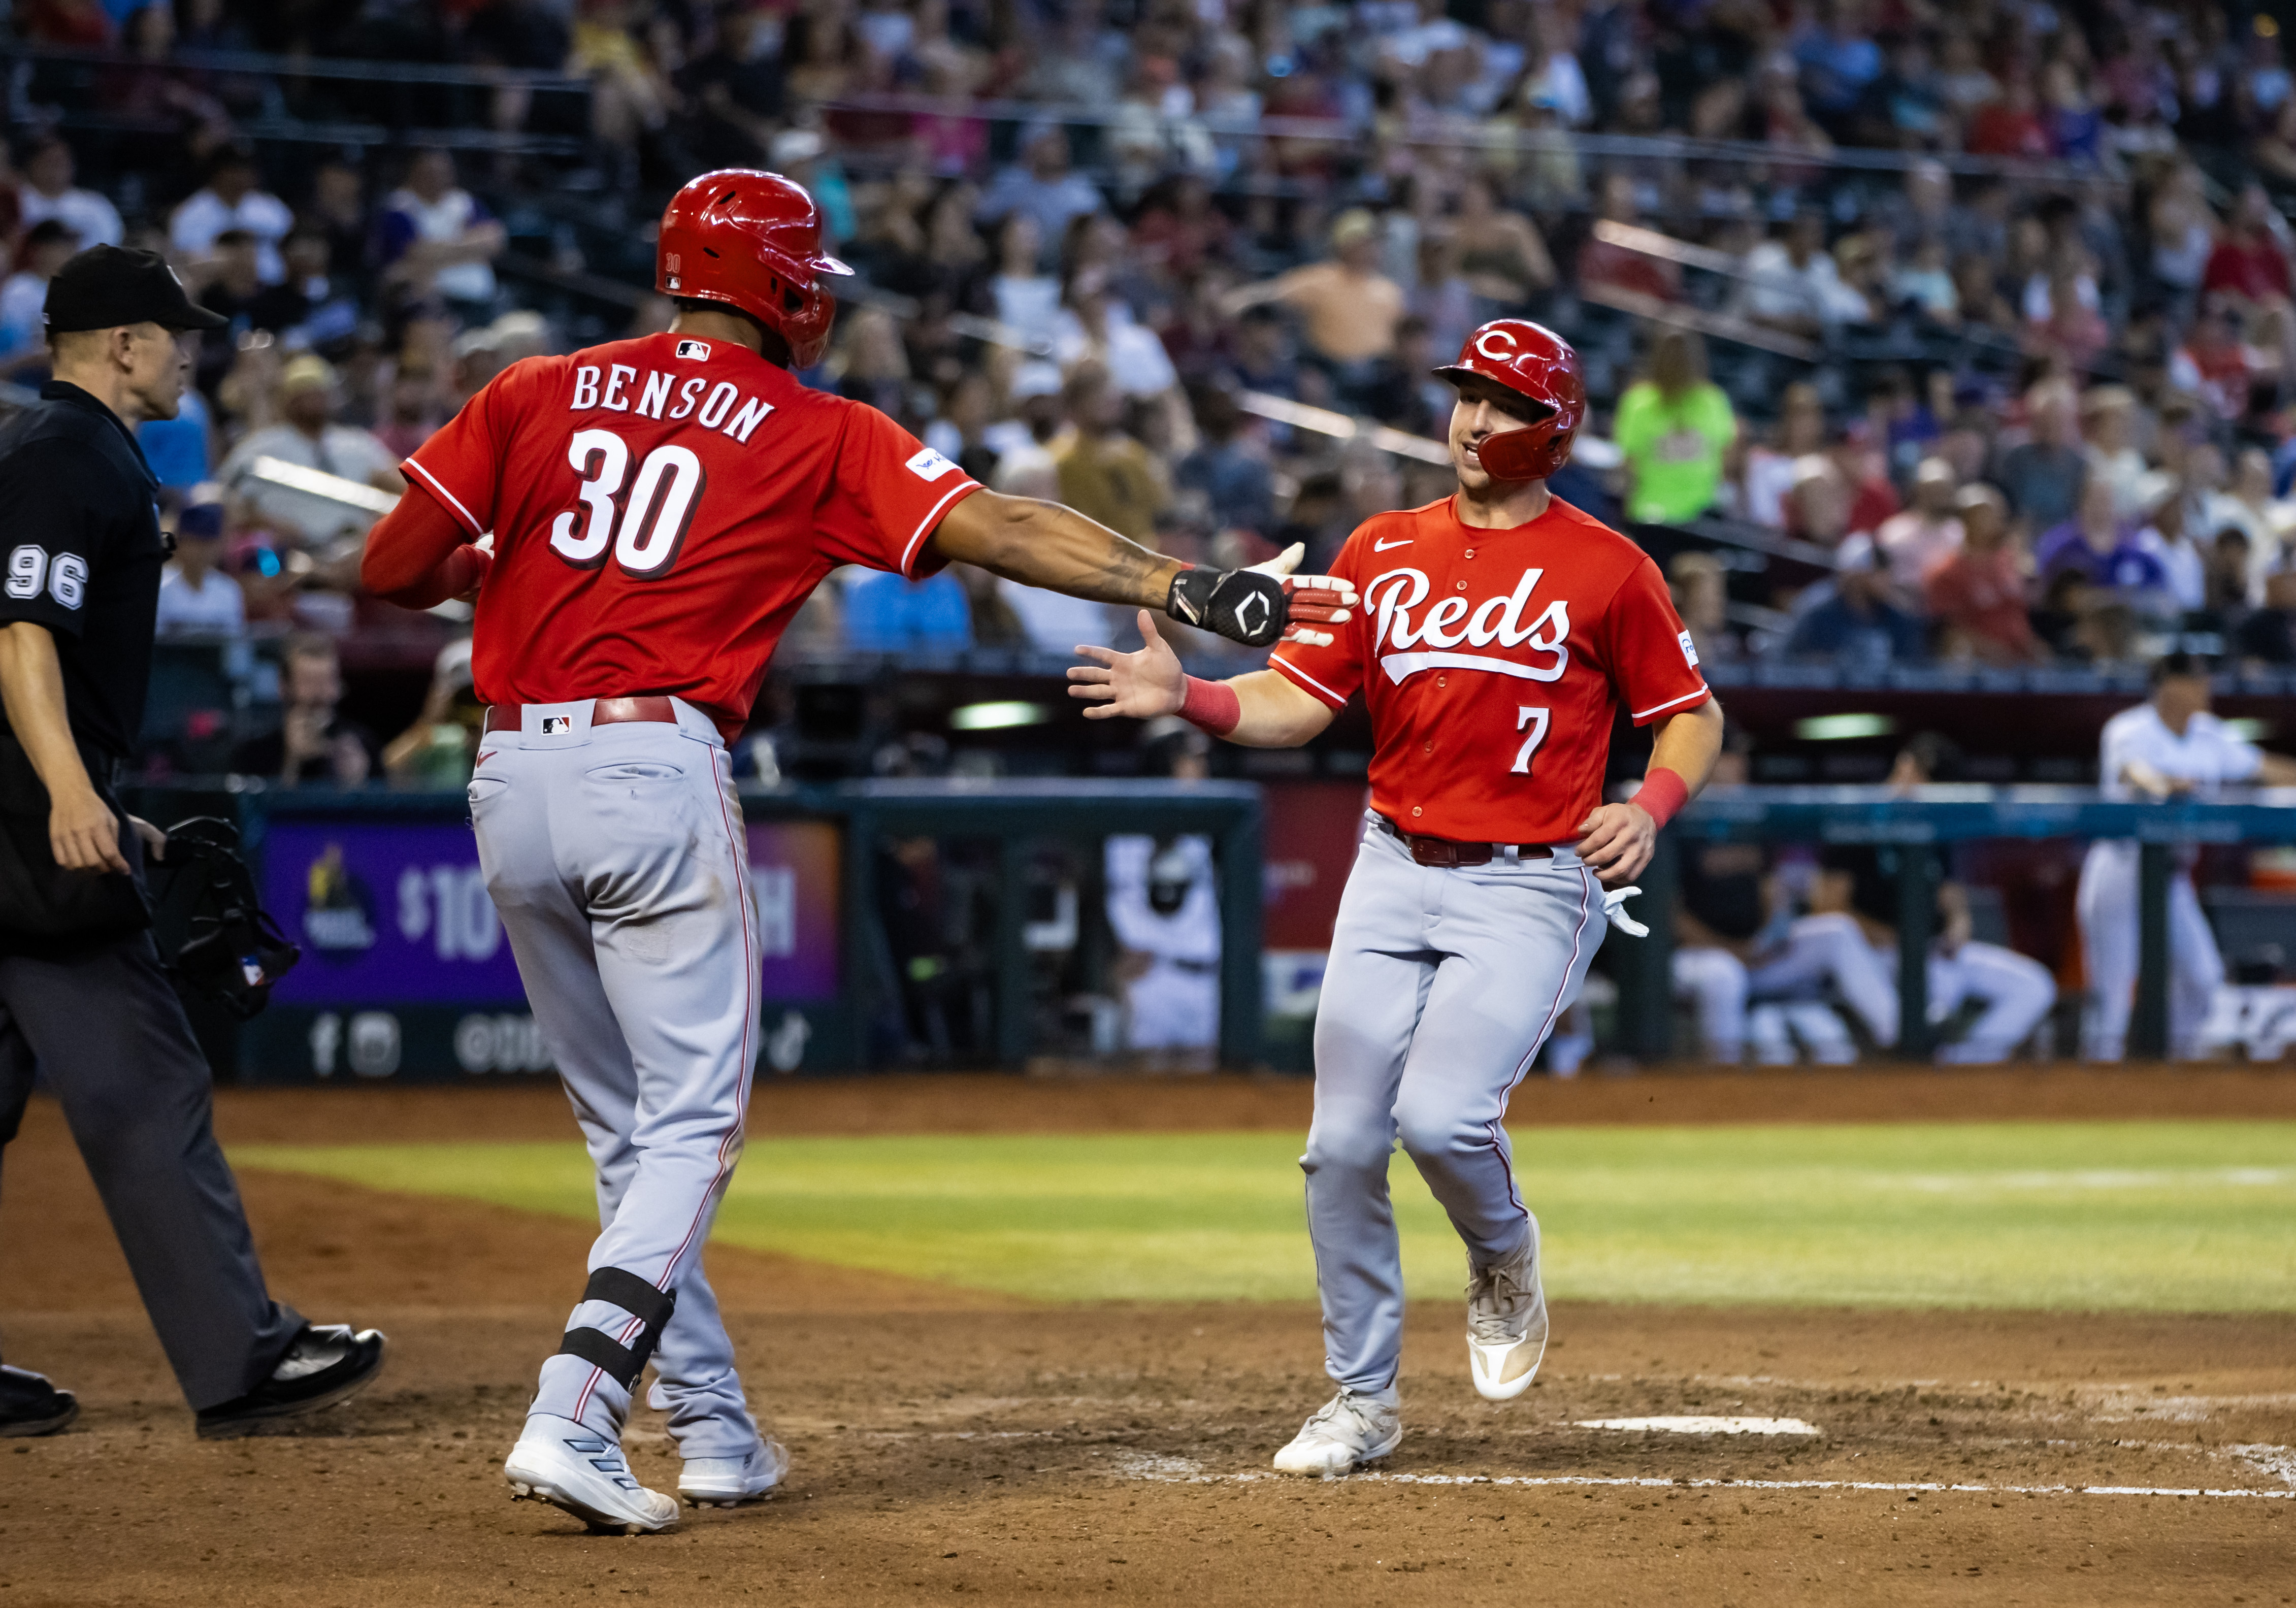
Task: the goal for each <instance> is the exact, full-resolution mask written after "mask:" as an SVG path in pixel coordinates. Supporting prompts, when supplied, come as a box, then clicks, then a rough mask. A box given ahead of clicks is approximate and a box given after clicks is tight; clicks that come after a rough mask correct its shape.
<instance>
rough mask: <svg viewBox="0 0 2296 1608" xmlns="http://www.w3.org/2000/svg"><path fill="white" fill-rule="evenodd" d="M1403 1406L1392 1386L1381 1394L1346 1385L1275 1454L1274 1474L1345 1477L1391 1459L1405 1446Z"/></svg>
mask: <svg viewBox="0 0 2296 1608" xmlns="http://www.w3.org/2000/svg"><path fill="white" fill-rule="evenodd" d="M1399 1405H1400V1398H1398V1396H1397V1394H1396V1392H1395V1387H1394V1386H1392V1385H1390V1386H1389V1387H1388V1388H1387V1389H1386V1390H1384V1391H1379V1392H1377V1393H1376V1394H1372V1393H1367V1392H1365V1391H1350V1390H1349V1389H1347V1388H1346V1387H1344V1386H1342V1387H1341V1391H1340V1393H1339V1394H1338V1395H1336V1396H1334V1397H1333V1398H1332V1399H1331V1400H1330V1401H1329V1402H1328V1403H1326V1404H1325V1405H1324V1409H1323V1411H1321V1412H1319V1413H1317V1414H1316V1415H1315V1416H1314V1417H1313V1418H1310V1419H1308V1422H1307V1423H1303V1424H1301V1425H1300V1432H1299V1433H1298V1434H1297V1435H1295V1436H1293V1437H1292V1444H1291V1445H1289V1446H1287V1447H1285V1448H1283V1450H1282V1451H1280V1452H1278V1453H1276V1454H1275V1472H1276V1473H1280V1474H1344V1473H1349V1471H1351V1470H1353V1469H1356V1468H1359V1467H1361V1466H1362V1465H1363V1464H1366V1463H1369V1462H1372V1461H1374V1459H1376V1458H1380V1457H1384V1456H1387V1455H1388V1453H1390V1452H1391V1451H1393V1450H1394V1449H1395V1448H1397V1447H1398V1446H1400V1445H1401V1444H1402V1443H1403V1420H1402V1417H1401V1415H1400V1414H1399V1413H1398V1407H1399Z"/></svg>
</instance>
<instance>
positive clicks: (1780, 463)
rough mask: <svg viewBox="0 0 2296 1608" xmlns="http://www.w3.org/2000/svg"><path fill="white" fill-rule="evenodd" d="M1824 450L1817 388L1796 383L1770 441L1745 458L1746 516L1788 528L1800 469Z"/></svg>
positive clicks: (1782, 403)
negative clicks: (1788, 502) (1789, 505)
mask: <svg viewBox="0 0 2296 1608" xmlns="http://www.w3.org/2000/svg"><path fill="white" fill-rule="evenodd" d="M1824 447H1825V403H1824V402H1822V401H1820V400H1819V398H1818V395H1817V388H1816V386H1814V385H1810V384H1808V383H1806V382H1802V381H1797V382H1796V383H1794V384H1792V385H1789V386H1787V387H1786V389H1785V395H1784V398H1781V399H1780V401H1779V404H1778V422H1777V424H1776V426H1775V429H1774V431H1772V437H1771V439H1770V440H1768V441H1766V442H1762V443H1759V444H1758V445H1756V446H1755V447H1753V449H1752V450H1751V451H1750V452H1748V453H1747V455H1746V471H1745V490H1744V493H1743V505H1744V512H1745V516H1746V517H1747V518H1748V519H1750V520H1752V521H1754V522H1755V523H1757V524H1760V525H1767V526H1769V527H1770V528H1771V529H1776V530H1783V529H1785V528H1786V522H1787V515H1786V498H1787V497H1788V496H1789V495H1791V494H1792V490H1793V488H1794V484H1795V482H1796V481H1797V480H1799V479H1800V471H1799V470H1798V468H1797V465H1798V464H1800V463H1801V461H1802V460H1803V459H1805V458H1807V457H1808V456H1809V455H1811V454H1813V453H1816V452H1818V451H1820V450H1822V449H1823V448H1824Z"/></svg>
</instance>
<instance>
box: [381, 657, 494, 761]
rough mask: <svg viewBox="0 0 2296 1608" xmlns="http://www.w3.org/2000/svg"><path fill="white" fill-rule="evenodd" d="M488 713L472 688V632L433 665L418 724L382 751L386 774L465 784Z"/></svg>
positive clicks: (410, 727)
mask: <svg viewBox="0 0 2296 1608" xmlns="http://www.w3.org/2000/svg"><path fill="white" fill-rule="evenodd" d="M486 719H487V710H486V706H485V705H484V704H482V703H480V701H479V700H478V694H477V693H475V692H474V691H473V690H472V688H471V641H470V638H469V637H467V636H466V637H463V639H462V640H460V641H458V642H450V643H448V644H447V645H446V646H445V647H443V648H441V649H439V657H438V659H437V660H435V661H434V662H433V663H432V665H431V667H430V689H429V690H428V691H427V692H425V693H423V695H422V712H421V713H420V714H418V715H417V716H415V718H414V725H412V726H408V727H407V728H406V730H405V731H403V732H401V733H399V734H398V736H396V737H393V738H392V739H391V740H390V743H389V746H388V747H386V748H385V749H384V750H383V751H382V768H383V773H384V775H387V776H389V778H390V784H391V785H392V786H393V787H406V788H419V789H425V790H430V791H433V792H442V791H445V790H446V789H448V788H457V787H462V786H463V785H465V784H466V783H469V781H470V779H471V768H472V767H473V765H474V764H475V762H476V760H477V759H478V753H479V738H480V734H482V732H483V731H484V728H485V726H486Z"/></svg>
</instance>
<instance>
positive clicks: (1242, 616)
mask: <svg viewBox="0 0 2296 1608" xmlns="http://www.w3.org/2000/svg"><path fill="white" fill-rule="evenodd" d="M930 541H931V546H932V548H933V550H934V551H935V552H936V553H937V554H939V555H940V556H941V557H942V558H945V559H949V560H952V561H954V562H957V563H965V564H977V565H979V566H980V568H981V569H983V570H988V572H989V573H991V574H992V575H1001V576H1004V577H1005V578H1006V579H1008V580H1016V581H1019V582H1020V583H1021V585H1022V586H1024V587H1044V588H1045V589H1046V590H1047V591H1052V592H1065V593H1067V594H1068V595H1070V596H1071V597H1087V598H1090V599H1091V600H1092V601H1094V602H1095V603H1129V604H1131V605H1132V606H1133V607H1135V608H1145V609H1161V610H1162V611H1164V612H1165V613H1167V614H1169V615H1170V616H1171V617H1172V618H1173V619H1177V620H1181V621H1183V622H1184V623H1185V624H1188V625H1192V626H1201V627H1202V628H1204V629H1205V630H1208V631H1216V632H1218V634H1219V635H1220V636H1225V637H1227V638H1228V639H1229V640H1230V641H1233V642H1241V643H1243V644H1246V645H1247V646H1251V647H1263V648H1264V647H1269V646H1272V645H1273V644H1275V643H1276V642H1277V641H1279V640H1282V641H1300V642H1308V643H1321V642H1328V641H1330V640H1331V638H1330V636H1329V635H1328V634H1327V633H1324V632H1323V631H1321V630H1319V629H1317V628H1319V627H1322V626H1325V625H1333V624H1337V623H1339V622H1340V621H1342V620H1344V619H1347V618H1348V615H1349V611H1351V610H1353V608H1354V607H1355V603H1356V591H1355V587H1354V586H1353V585H1352V584H1351V583H1349V582H1347V581H1343V580H1341V579H1339V578H1336V577H1334V576H1329V575H1303V576H1296V577H1295V576H1294V575H1292V570H1293V569H1294V568H1296V567H1297V566H1298V564H1299V562H1300V554H1302V553H1303V552H1305V549H1304V548H1303V547H1299V546H1294V547H1292V548H1291V549H1289V550H1287V551H1286V552H1285V553H1284V554H1283V555H1282V556H1281V557H1279V558H1276V559H1274V560H1271V561H1270V562H1267V563H1265V564H1257V565H1254V566H1253V567H1252V568H1251V569H1249V570H1200V569H1197V568H1196V567H1194V566H1193V565H1191V564H1184V563H1182V562H1180V561H1179V560H1177V559H1173V558H1166V557H1165V556H1164V555H1163V554H1160V553H1152V552H1150V551H1149V550H1148V549H1147V548H1145V547H1144V546H1140V544H1139V543H1137V542H1135V541H1130V540H1128V539H1127V538H1126V537H1121V536H1119V535H1118V534H1117V533H1116V532H1115V531H1113V530H1111V529H1109V528H1108V527H1107V526H1105V525H1103V524H1101V523H1099V522H1097V521H1094V520H1088V519H1087V518H1086V517H1085V516H1084V515H1083V514H1081V513H1078V512H1077V511H1076V510H1075V509H1073V508H1069V507H1065V506H1063V505H1061V504H1059V503H1046V502H1039V501H1037V499H1035V498H1034V497H1018V496H1004V495H1003V494H1001V493H999V492H994V491H976V492H974V493H973V494H972V496H969V497H966V498H965V499H964V501H963V502H961V503H959V504H957V505H955V507H954V508H951V509H950V510H949V511H948V512H947V513H946V514H944V515H943V516H942V517H941V521H940V523H939V524H938V525H936V526H935V527H934V528H933V533H932V536H931V538H930Z"/></svg>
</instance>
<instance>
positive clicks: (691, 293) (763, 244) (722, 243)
mask: <svg viewBox="0 0 2296 1608" xmlns="http://www.w3.org/2000/svg"><path fill="white" fill-rule="evenodd" d="M851 272H853V270H852V269H850V268H849V267H846V266H845V265H844V264H843V263H841V262H840V261H838V260H837V258H834V257H831V256H829V255H827V254H826V253H824V251H823V250H822V249H821V214H820V212H819V211H818V210H817V209H816V208H815V206H814V204H813V197H812V196H810V195H808V194H807V193H805V186H804V185H799V184H796V183H794V182H792V181H791V180H789V179H785V178H783V176H781V175H780V174H778V173H766V172H762V171H760V170H758V169H757V168H719V169H718V170H717V172H715V173H705V174H703V175H702V176H701V177H700V178H697V179H695V180H693V182H692V183H690V184H688V185H686V186H685V188H684V189H682V190H680V191H679V192H678V193H676V195H674V196H672V197H670V200H669V206H668V209H665V210H664V211H663V213H662V215H661V241H660V244H659V246H658V247H657V248H656V250H655V254H654V288H655V289H657V290H659V291H660V292H661V293H662V294H663V295H665V296H686V297H693V298H695V299H700V300H702V301H722V302H724V303H726V304H727V305H728V306H731V307H737V308H741V309H742V311H743V312H745V313H747V314H749V315H750V317H752V318H755V319H756V320H757V321H758V323H760V324H764V325H765V326H766V327H767V329H769V330H773V331H775V332H778V333H779V334H780V336H781V338H782V339H783V340H786V341H788V342H789V349H790V358H791V361H792V362H794V363H795V364H796V365H797V366H798V367H799V368H811V367H812V366H813V365H815V364H816V363H818V362H820V361H821V354H822V353H823V352H824V351H825V350H827V349H828V347H829V326H830V325H831V324H833V323H835V322H836V321H837V303H836V301H835V300H834V299H832V297H831V296H830V294H829V292H828V291H825V290H824V289H823V288H822V286H821V276H822V275H824V274H850V273H851Z"/></svg>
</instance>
